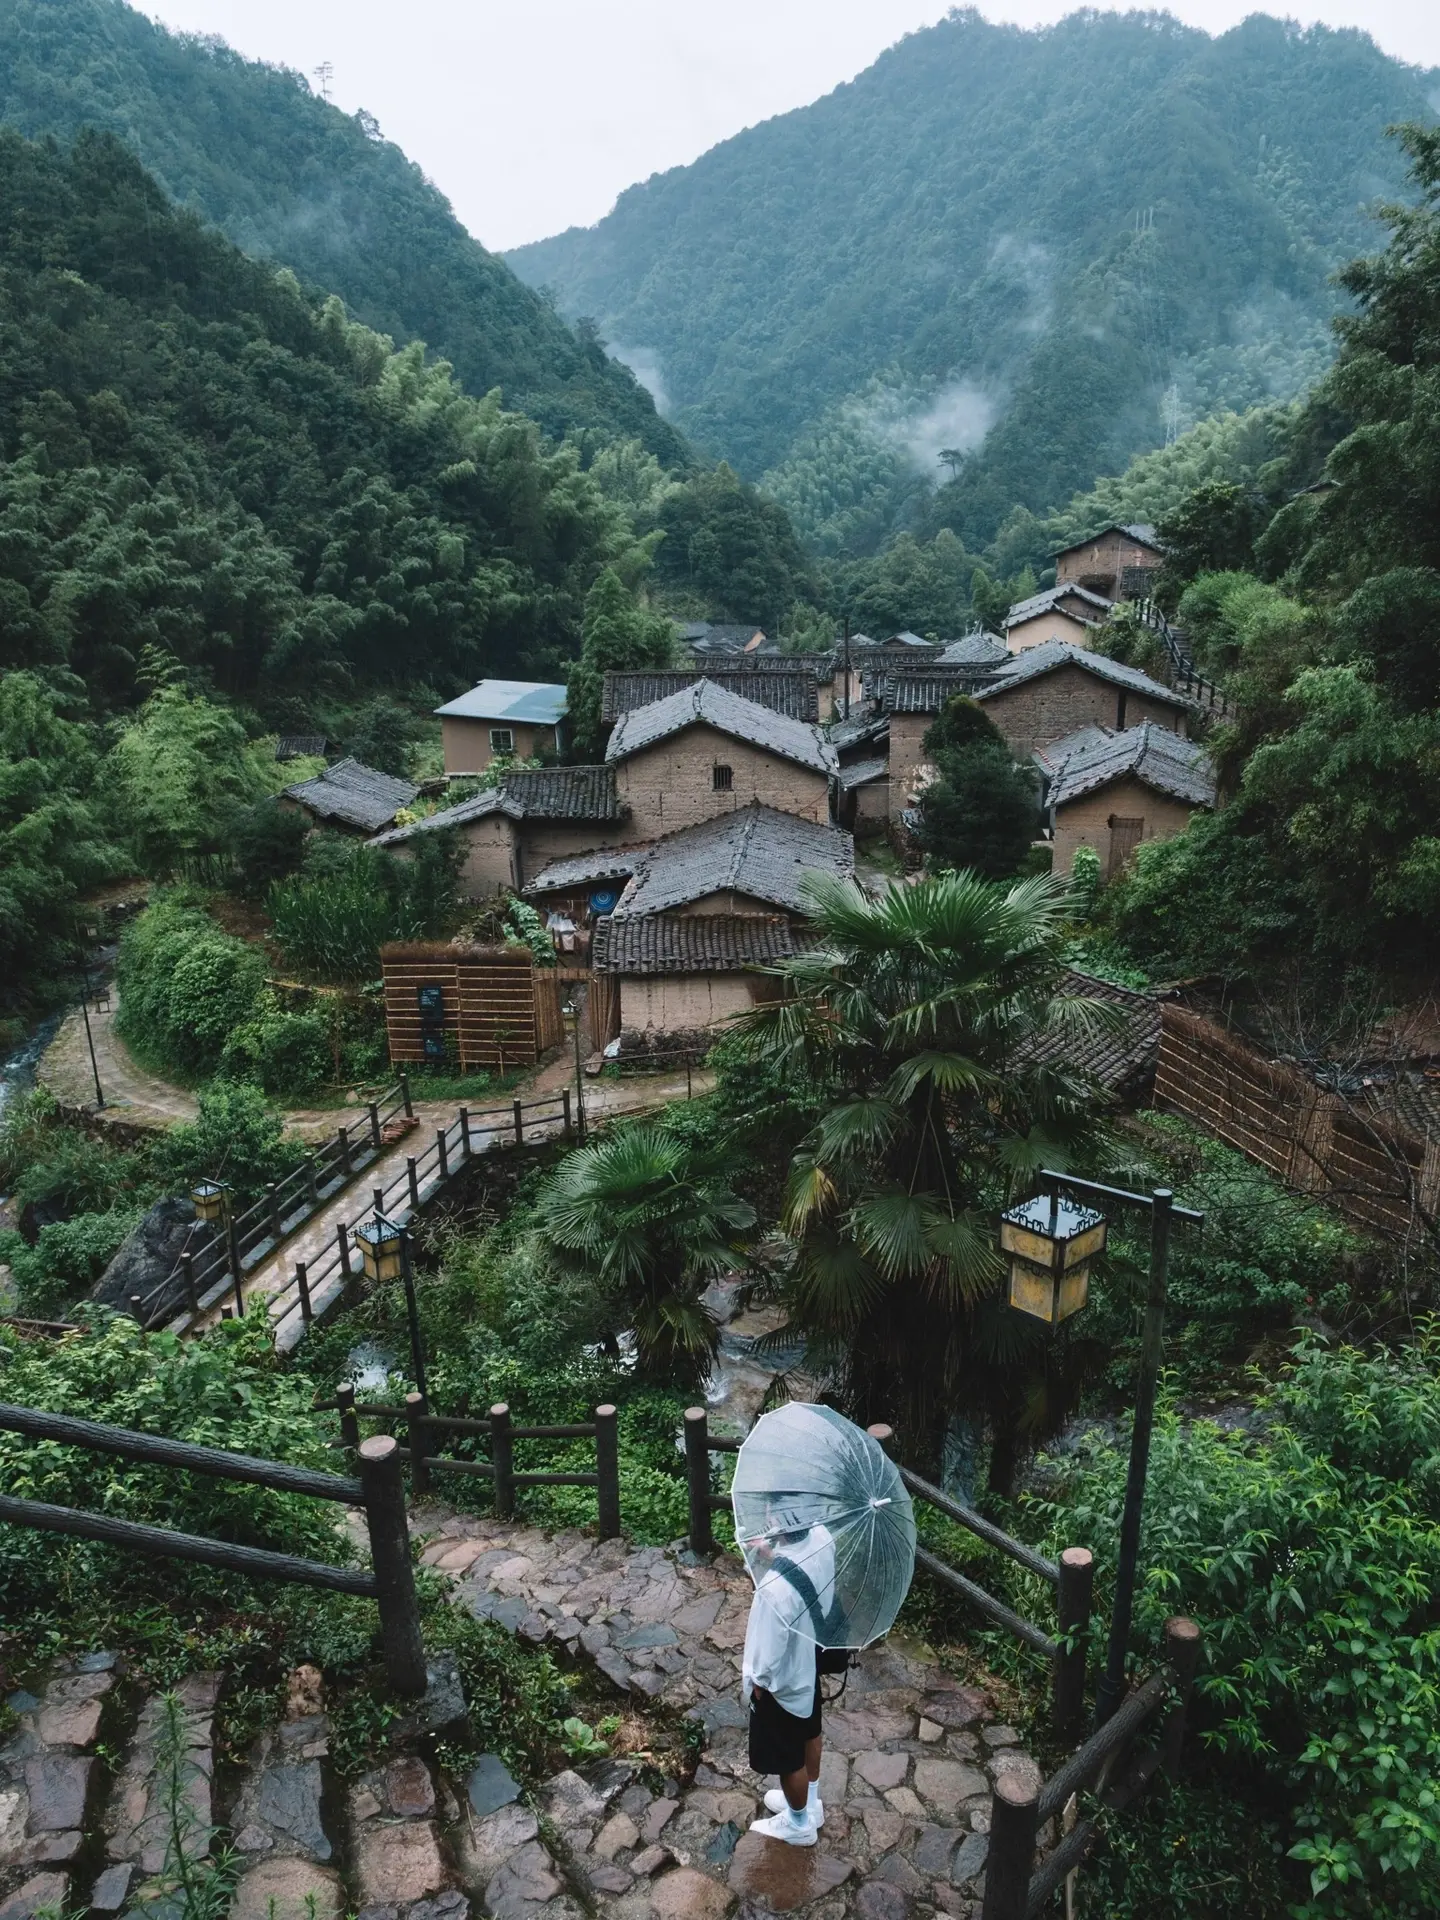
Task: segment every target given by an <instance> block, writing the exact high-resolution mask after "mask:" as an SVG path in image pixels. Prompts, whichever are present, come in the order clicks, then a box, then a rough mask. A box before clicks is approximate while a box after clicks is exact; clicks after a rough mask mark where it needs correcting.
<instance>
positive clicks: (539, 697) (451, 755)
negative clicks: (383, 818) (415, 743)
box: [435, 680, 565, 774]
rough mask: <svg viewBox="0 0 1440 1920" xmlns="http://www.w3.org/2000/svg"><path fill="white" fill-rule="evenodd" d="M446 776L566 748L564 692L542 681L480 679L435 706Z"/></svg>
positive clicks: (481, 769) (475, 770) (480, 770)
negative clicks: (499, 761)
mask: <svg viewBox="0 0 1440 1920" xmlns="http://www.w3.org/2000/svg"><path fill="white" fill-rule="evenodd" d="M435 711H436V713H437V714H438V715H439V718H440V738H441V742H442V745H443V749H444V754H445V771H446V773H447V774H466V773H483V772H484V771H485V769H486V767H488V766H489V764H490V762H491V761H492V760H534V759H538V758H540V757H542V756H544V755H546V754H558V753H560V752H561V751H562V749H563V748H564V744H565V725H564V723H565V689H564V687H561V686H556V685H554V684H552V683H551V682H549V681H545V680H482V681H480V683H479V684H478V686H474V687H472V688H471V689H470V691H469V692H468V693H462V694H461V695H460V697H459V699H458V700H450V701H447V702H446V704H445V705H444V706H443V707H437V708H436V709H435Z"/></svg>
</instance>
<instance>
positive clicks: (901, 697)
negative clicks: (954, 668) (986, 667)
mask: <svg viewBox="0 0 1440 1920" xmlns="http://www.w3.org/2000/svg"><path fill="white" fill-rule="evenodd" d="M1001 684H1007V685H1008V682H999V681H996V680H995V679H993V678H991V677H988V676H980V677H977V676H976V675H975V674H973V673H895V674H891V675H889V676H888V678H887V679H886V680H885V681H884V683H883V685H882V687H881V688H880V690H879V692H878V694H877V698H878V699H879V702H880V705H881V707H882V708H883V709H884V711H885V712H886V713H939V711H940V709H941V708H942V707H943V706H944V705H945V702H946V701H947V700H953V699H954V698H955V695H956V694H957V693H963V694H968V695H969V696H970V697H971V698H972V699H975V700H979V699H981V698H982V697H983V695H984V693H985V692H989V691H993V690H994V688H995V687H996V686H997V685H1001Z"/></svg>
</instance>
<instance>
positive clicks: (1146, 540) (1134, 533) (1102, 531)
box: [1050, 520, 1161, 560]
mask: <svg viewBox="0 0 1440 1920" xmlns="http://www.w3.org/2000/svg"><path fill="white" fill-rule="evenodd" d="M1107 533H1128V534H1129V536H1130V538H1131V539H1132V540H1138V541H1139V542H1140V543H1141V545H1142V546H1146V547H1154V549H1155V551H1156V552H1157V553H1159V552H1160V551H1161V547H1160V536H1159V535H1158V534H1157V533H1156V531H1155V529H1154V527H1152V526H1150V525H1149V524H1148V522H1146V521H1143V520H1137V521H1135V522H1133V523H1132V524H1131V525H1130V526H1128V527H1127V526H1125V525H1124V524H1123V523H1122V522H1121V521H1119V520H1110V521H1107V523H1106V524H1105V525H1104V526H1103V527H1097V528H1096V529H1095V531H1094V533H1087V534H1086V535H1085V537H1084V539H1083V540H1072V541H1071V542H1070V544H1069V545H1068V546H1064V547H1056V549H1055V551H1054V552H1053V553H1052V554H1051V556H1050V558H1051V559H1052V560H1058V559H1059V557H1060V555H1061V554H1062V553H1074V551H1075V549H1076V548H1077V547H1088V546H1089V544H1090V542H1091V541H1092V540H1103V539H1104V538H1105V536H1106V534H1107Z"/></svg>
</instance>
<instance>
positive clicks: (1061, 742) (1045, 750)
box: [1030, 721, 1115, 780]
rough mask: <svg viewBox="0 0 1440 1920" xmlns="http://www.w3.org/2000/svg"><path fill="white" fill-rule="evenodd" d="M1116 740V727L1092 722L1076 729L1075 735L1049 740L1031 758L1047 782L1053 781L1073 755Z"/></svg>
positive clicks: (1064, 735) (1063, 735)
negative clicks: (1086, 748) (1101, 743)
mask: <svg viewBox="0 0 1440 1920" xmlns="http://www.w3.org/2000/svg"><path fill="white" fill-rule="evenodd" d="M1114 738H1115V728H1114V727H1102V726H1101V725H1100V724H1099V723H1098V721H1091V722H1089V723H1088V724H1087V725H1085V726H1083V727H1076V729H1075V731H1074V732H1073V733H1063V734H1061V736H1060V738H1059V739H1058V740H1047V741H1046V742H1045V744H1044V746H1043V747H1037V748H1036V749H1035V751H1034V753H1032V754H1031V756H1030V758H1031V759H1032V760H1033V761H1034V762H1035V764H1036V766H1037V767H1039V769H1040V771H1041V772H1042V773H1043V774H1044V775H1045V778H1046V779H1047V780H1053V779H1054V778H1055V775H1056V774H1057V773H1058V772H1059V771H1060V769H1061V767H1063V766H1064V764H1065V762H1066V761H1067V760H1068V759H1069V758H1070V756H1071V754H1072V753H1078V752H1079V751H1080V749H1081V748H1082V747H1093V746H1095V745H1097V744H1098V743H1099V742H1100V741H1102V740H1113V739H1114Z"/></svg>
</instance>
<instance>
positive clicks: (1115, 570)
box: [1051, 522, 1165, 600]
mask: <svg viewBox="0 0 1440 1920" xmlns="http://www.w3.org/2000/svg"><path fill="white" fill-rule="evenodd" d="M1051 557H1052V558H1053V560H1054V562H1055V584H1056V586H1061V587H1063V586H1078V587H1086V588H1088V589H1089V591H1090V592H1091V593H1097V594H1101V595H1103V596H1104V598H1105V599H1107V600H1144V599H1147V598H1148V597H1149V594H1150V589H1151V584H1152V582H1153V581H1154V578H1155V575H1156V574H1157V573H1158V572H1159V570H1160V568H1161V567H1162V566H1163V565H1164V562H1165V551H1164V548H1163V547H1161V545H1160V543H1159V541H1158V539H1157V537H1156V534H1155V529H1154V527H1151V526H1145V525H1136V526H1130V527H1124V526H1120V525H1119V524H1118V523H1115V522H1112V523H1111V525H1109V526H1108V527H1101V529H1100V531H1099V532H1098V533H1092V534H1091V535H1090V537H1089V539H1088V540H1077V541H1076V542H1075V543H1074V545H1073V546H1069V547H1062V548H1061V549H1060V551H1059V552H1058V553H1056V554H1054V555H1052V556H1051Z"/></svg>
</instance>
